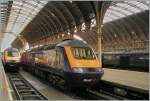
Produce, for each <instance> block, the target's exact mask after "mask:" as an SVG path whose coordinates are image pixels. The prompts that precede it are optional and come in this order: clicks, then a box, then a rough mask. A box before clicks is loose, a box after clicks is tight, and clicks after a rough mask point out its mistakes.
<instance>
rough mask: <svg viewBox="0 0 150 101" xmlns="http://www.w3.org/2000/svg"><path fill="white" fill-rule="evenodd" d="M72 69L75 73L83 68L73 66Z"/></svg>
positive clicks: (81, 71) (80, 71)
mask: <svg viewBox="0 0 150 101" xmlns="http://www.w3.org/2000/svg"><path fill="white" fill-rule="evenodd" d="M72 71H73V72H76V73H83V69H82V68H77V67H73V68H72Z"/></svg>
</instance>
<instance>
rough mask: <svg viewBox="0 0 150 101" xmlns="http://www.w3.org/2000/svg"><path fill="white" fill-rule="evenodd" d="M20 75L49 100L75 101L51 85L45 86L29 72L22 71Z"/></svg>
mask: <svg viewBox="0 0 150 101" xmlns="http://www.w3.org/2000/svg"><path fill="white" fill-rule="evenodd" d="M20 74H21V75H22V76H23V77H24V78H25V79H26V80H27V81H28V82H30V83H31V85H33V86H34V87H35V88H36V89H37V90H38V91H40V92H41V93H42V94H43V95H44V96H45V97H47V98H48V99H49V100H73V98H71V97H70V96H67V95H65V94H64V93H62V92H60V91H59V90H57V89H55V88H53V87H51V86H50V85H47V84H44V83H43V82H41V81H40V80H38V78H36V77H34V76H32V75H31V74H29V73H27V72H24V71H21V72H20Z"/></svg>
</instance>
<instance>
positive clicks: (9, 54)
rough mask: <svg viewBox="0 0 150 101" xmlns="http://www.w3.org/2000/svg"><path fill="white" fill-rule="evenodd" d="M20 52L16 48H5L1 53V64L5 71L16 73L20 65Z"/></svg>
mask: <svg viewBox="0 0 150 101" xmlns="http://www.w3.org/2000/svg"><path fill="white" fill-rule="evenodd" d="M20 58H21V55H20V52H19V51H18V49H16V48H7V49H5V50H4V52H3V56H2V62H3V65H4V68H5V70H6V71H16V72H17V71H18V70H19V65H20Z"/></svg>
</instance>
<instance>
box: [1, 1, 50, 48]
mask: <svg viewBox="0 0 150 101" xmlns="http://www.w3.org/2000/svg"><path fill="white" fill-rule="evenodd" d="M10 2H11V7H10V11H9V12H10V14H9V15H8V14H7V13H6V14H3V16H4V18H8V19H7V23H6V20H5V21H4V22H3V24H4V26H5V27H6V29H3V30H2V33H6V34H5V36H4V39H3V44H4V46H7V45H6V43H7V44H10V43H11V42H12V41H13V40H14V39H15V38H16V36H17V34H19V33H21V31H22V30H23V29H24V28H25V27H26V26H27V25H28V23H29V22H30V21H31V20H32V19H33V18H34V17H35V16H36V15H37V14H38V12H39V11H40V10H41V9H42V8H43V7H44V6H45V4H47V2H48V1H47V0H41V1H38V0H12V1H11V0H10V1H9V2H5V3H6V5H2V6H6V7H5V8H4V10H8V9H7V6H8V5H9V4H10ZM1 13H5V11H2V9H1ZM9 34H12V35H9Z"/></svg>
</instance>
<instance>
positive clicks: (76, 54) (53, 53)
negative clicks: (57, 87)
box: [21, 39, 104, 87]
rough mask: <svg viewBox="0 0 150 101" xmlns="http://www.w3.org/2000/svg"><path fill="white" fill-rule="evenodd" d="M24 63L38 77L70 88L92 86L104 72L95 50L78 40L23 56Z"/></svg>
mask: <svg viewBox="0 0 150 101" xmlns="http://www.w3.org/2000/svg"><path fill="white" fill-rule="evenodd" d="M21 61H22V64H23V65H26V66H24V68H25V69H27V67H28V70H29V71H32V72H33V71H34V72H35V74H36V75H41V76H43V77H44V78H46V79H47V80H49V81H52V83H54V84H60V83H62V82H63V83H64V82H65V83H66V84H67V85H69V86H71V87H81V86H83V87H84V86H86V87H89V86H92V85H94V84H96V83H97V82H98V81H99V80H100V78H101V76H102V75H103V73H104V72H103V69H102V68H101V63H100V62H99V60H98V58H97V57H96V55H95V53H94V51H93V50H92V48H91V47H90V46H89V45H87V44H86V43H84V42H83V41H80V40H76V39H69V40H65V41H62V42H60V43H58V44H55V45H45V46H42V47H38V48H35V49H33V50H31V51H28V52H25V53H23V55H22V60H21ZM27 65H28V66H27ZM31 67H32V68H31ZM44 71H45V72H44ZM41 76H40V77H41Z"/></svg>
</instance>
